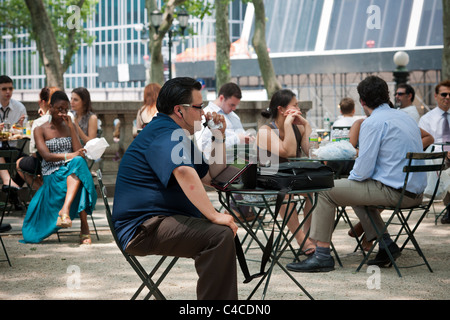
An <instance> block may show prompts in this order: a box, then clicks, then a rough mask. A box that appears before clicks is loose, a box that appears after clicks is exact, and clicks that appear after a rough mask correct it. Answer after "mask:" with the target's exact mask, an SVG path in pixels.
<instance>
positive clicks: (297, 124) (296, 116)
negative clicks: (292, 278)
mask: <svg viewBox="0 0 450 320" xmlns="http://www.w3.org/2000/svg"><path fill="white" fill-rule="evenodd" d="M261 114H262V116H263V117H265V118H268V119H271V120H272V121H271V122H270V123H269V124H268V125H264V126H262V127H261V128H259V130H258V134H257V137H256V138H257V146H258V155H261V152H267V154H268V156H269V157H270V158H273V156H275V157H276V158H277V159H276V160H278V161H279V163H282V162H287V161H289V160H288V158H299V157H301V156H302V152H303V153H304V154H309V136H310V134H311V132H312V130H311V126H310V125H309V123H308V121H307V120H306V119H305V118H303V117H302V113H301V111H300V109H299V107H298V101H297V97H296V95H295V94H294V93H293V92H292V91H291V90H287V89H284V90H280V91H277V92H276V93H275V94H274V95H273V96H272V99H271V100H270V104H269V108H268V109H267V110H266V111H263V112H262V113H261ZM260 159H261V157H260ZM272 164H273V161H272ZM311 207H312V203H311V200H310V199H309V197H308V196H306V202H305V208H304V215H306V214H307V213H308V212H309V210H310V209H311ZM284 212H286V205H283V207H282V208H281V209H280V213H284ZM309 224H310V219H308V220H307V221H306V222H305V224H304V230H299V231H298V232H297V234H296V236H295V238H296V240H297V242H298V244H299V245H301V244H302V243H303V241H304V239H305V233H306V232H307V231H308V230H309ZM299 225H300V222H299V217H298V213H297V212H294V213H293V214H292V215H291V218H290V219H289V221H288V223H287V226H288V228H289V230H290V231H291V232H294V231H295V230H297V229H298V226H299ZM314 248H315V245H314V243H313V242H312V241H310V240H309V239H307V240H306V242H305V245H304V247H303V251H304V252H305V253H308V254H312V253H313V252H314V250H315V249H314Z"/></svg>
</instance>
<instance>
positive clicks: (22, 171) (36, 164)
mask: <svg viewBox="0 0 450 320" xmlns="http://www.w3.org/2000/svg"><path fill="white" fill-rule="evenodd" d="M56 91H60V89H59V88H58V87H44V88H42V89H41V92H40V93H39V101H38V105H39V111H38V115H39V118H37V119H35V120H34V121H33V125H32V127H31V136H30V155H25V156H23V157H21V158H19V159H18V160H17V161H16V169H17V174H19V176H21V177H22V179H23V180H25V181H26V182H27V183H28V185H29V186H31V187H32V188H34V190H37V189H39V188H40V187H41V186H42V183H43V181H42V176H41V161H40V159H38V158H37V155H36V151H37V150H36V143H35V140H34V134H33V132H34V129H35V128H36V127H38V126H41V125H42V124H44V123H45V122H48V119H49V114H48V111H49V104H50V99H51V97H52V95H53V93H55V92H56ZM35 173H36V177H34V180H33V175H34V174H35Z"/></svg>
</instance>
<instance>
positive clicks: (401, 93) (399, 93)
mask: <svg viewBox="0 0 450 320" xmlns="http://www.w3.org/2000/svg"><path fill="white" fill-rule="evenodd" d="M405 94H406V92H396V93H395V95H396V96H400V97H401V96H404V95H405Z"/></svg>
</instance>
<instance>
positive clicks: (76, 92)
mask: <svg viewBox="0 0 450 320" xmlns="http://www.w3.org/2000/svg"><path fill="white" fill-rule="evenodd" d="M70 105H71V107H72V111H73V113H74V116H75V121H74V122H75V126H76V128H77V130H78V135H79V136H80V138H81V141H82V142H83V144H86V143H87V142H88V141H89V140H91V139H94V138H96V137H97V131H98V118H97V115H96V114H95V113H94V111H93V110H92V102H91V95H90V93H89V91H88V90H87V89H86V88H82V87H80V88H76V89H73V91H72V99H71V100H70Z"/></svg>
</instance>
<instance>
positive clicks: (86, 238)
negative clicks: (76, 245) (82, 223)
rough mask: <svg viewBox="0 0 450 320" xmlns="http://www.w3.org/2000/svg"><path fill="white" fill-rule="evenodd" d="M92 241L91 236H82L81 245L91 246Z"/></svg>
mask: <svg viewBox="0 0 450 320" xmlns="http://www.w3.org/2000/svg"><path fill="white" fill-rule="evenodd" d="M91 243H92V239H91V235H90V234H80V244H91Z"/></svg>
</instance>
